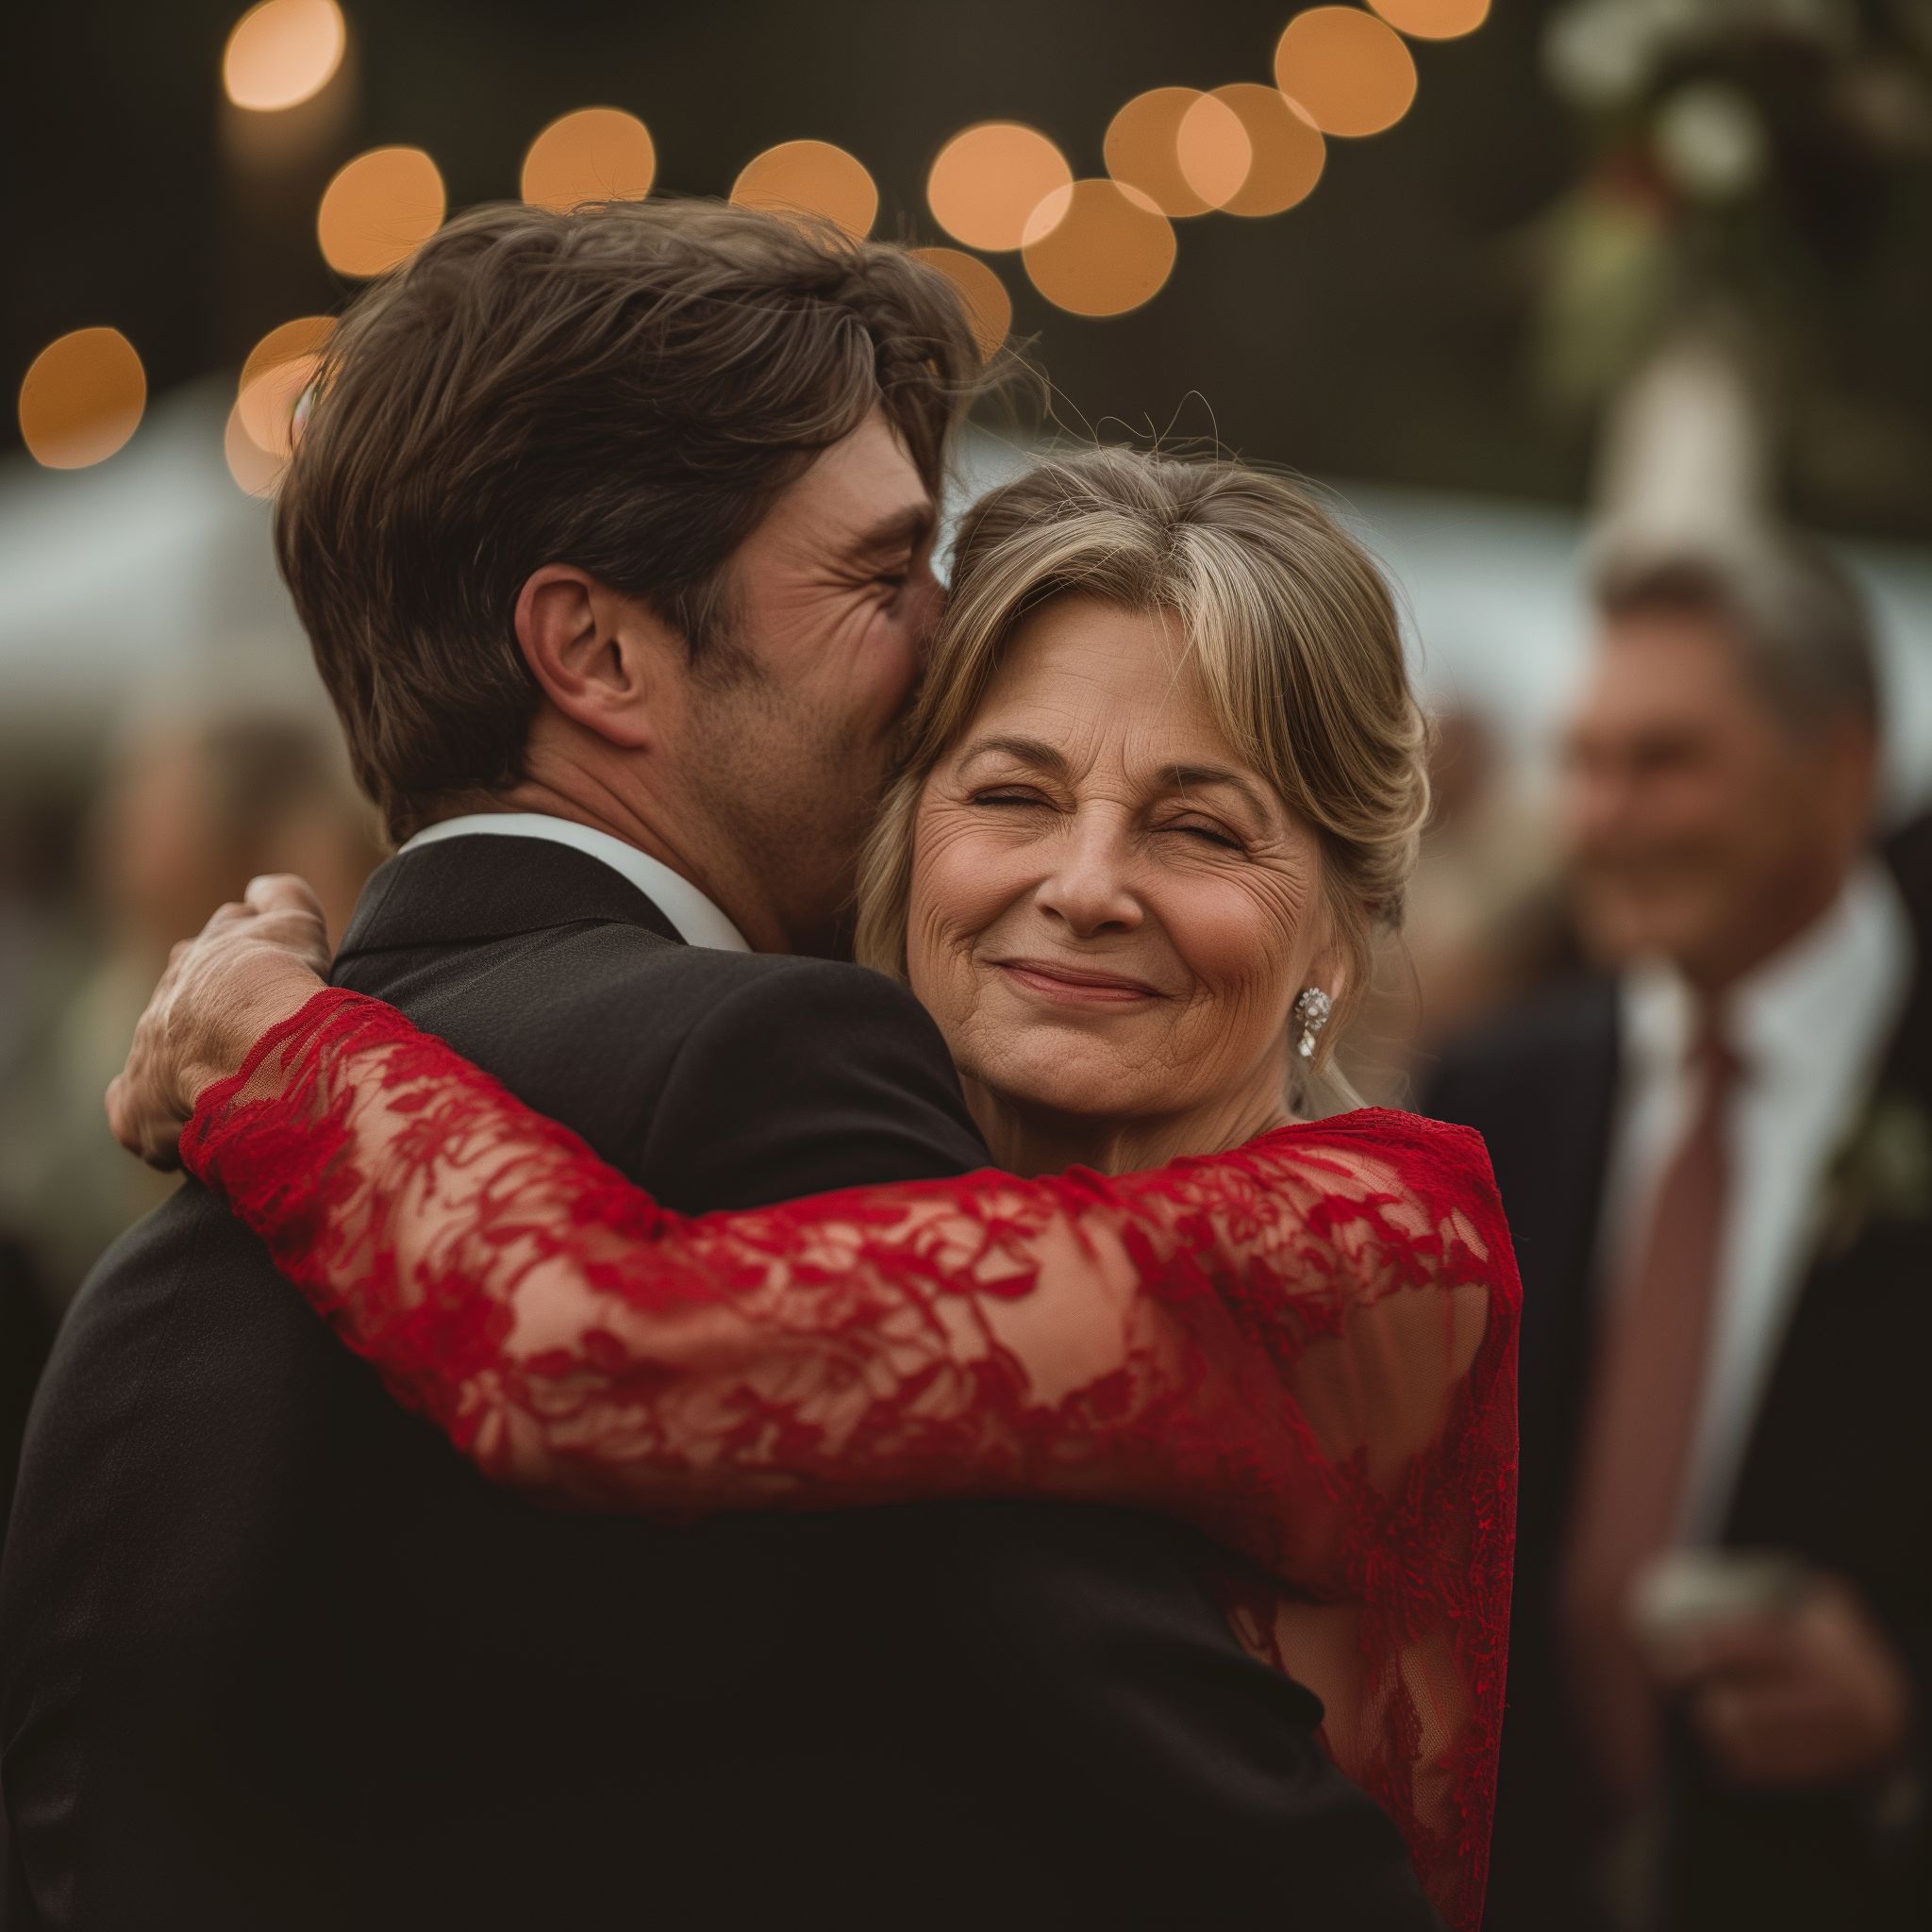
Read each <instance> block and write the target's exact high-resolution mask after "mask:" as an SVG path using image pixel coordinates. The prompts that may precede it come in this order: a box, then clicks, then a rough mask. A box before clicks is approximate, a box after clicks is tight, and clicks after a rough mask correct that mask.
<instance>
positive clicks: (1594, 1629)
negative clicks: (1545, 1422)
mask: <svg viewBox="0 0 1932 1932" xmlns="http://www.w3.org/2000/svg"><path fill="white" fill-rule="evenodd" d="M1693 1069H1694V1077H1695V1079H1696V1082H1697V1086H1698V1094H1697V1099H1696V1112H1695V1115H1694V1117H1693V1118H1692V1120H1691V1126H1690V1131H1689V1132H1688V1133H1687V1134H1686V1135H1685V1137H1684V1140H1683V1141H1682V1143H1681V1144H1680V1146H1679V1147H1678V1149H1677V1152H1676V1155H1675V1158H1674V1159H1673V1160H1672V1162H1671V1164H1670V1166H1669V1168H1668V1169H1667V1170H1666V1171H1665V1174H1664V1175H1663V1180H1662V1184H1661V1185H1660V1186H1659V1188H1658V1190H1657V1207H1656V1210H1655V1212H1654V1213H1653V1215H1652V1218H1651V1224H1650V1230H1649V1233H1648V1236H1647V1238H1646V1239H1645V1241H1644V1244H1643V1248H1642V1251H1641V1259H1640V1261H1639V1264H1638V1269H1637V1273H1636V1275H1635V1276H1634V1278H1632V1279H1630V1280H1628V1281H1627V1282H1626V1283H1625V1284H1624V1292H1623V1293H1622V1294H1621V1295H1620V1296H1617V1297H1615V1298H1613V1299H1612V1300H1610V1301H1609V1302H1608V1303H1607V1306H1606V1307H1605V1308H1604V1310H1603V1313H1602V1316H1601V1323H1602V1326H1601V1330H1600V1340H1599V1342H1598V1347H1597V1352H1596V1359H1597V1373H1596V1377H1595V1381H1594V1384H1593V1386H1592V1388H1591V1398H1590V1408H1589V1412H1588V1414H1587V1415H1586V1417H1585V1420H1584V1434H1583V1442H1582V1457H1581V1461H1580V1464H1579V1471H1580V1479H1579V1481H1578V1484H1577V1488H1576V1492H1575V1494H1576V1505H1575V1512H1574V1516H1573V1517H1572V1520H1571V1530H1570V1542H1569V1550H1568V1555H1567V1557H1566V1560H1565V1566H1564V1575H1563V1598H1562V1608H1563V1619H1564V1625H1565V1631H1566V1635H1567V1638H1568V1641H1569V1647H1570V1664H1571V1671H1572V1681H1573V1683H1574V1691H1575V1696H1576V1700H1577V1707H1578V1711H1579V1714H1580V1715H1581V1717H1582V1719H1583V1722H1584V1724H1585V1726H1586V1728H1587V1732H1588V1735H1589V1738H1590V1740H1591V1744H1592V1746H1593V1750H1594V1755H1595V1757H1596V1760H1597V1764H1598V1768H1599V1770H1600V1771H1601V1773H1602V1775H1603V1779H1604V1784H1605V1788H1606V1790H1607V1795H1608V1796H1609V1797H1610V1798H1611V1799H1612V1801H1613V1802H1614V1803H1616V1804H1617V1805H1619V1806H1621V1807H1629V1806H1632V1805H1634V1804H1635V1803H1636V1802H1637V1801H1638V1800H1639V1799H1640V1798H1641V1796H1642V1794H1643V1792H1644V1790H1645V1789H1646V1787H1647V1786H1648V1784H1649V1782H1650V1778H1651V1775H1652V1773H1653V1771H1654V1769H1655V1765H1656V1759H1657V1707H1656V1700H1655V1698H1654V1696H1653V1694H1652V1692H1651V1691H1650V1688H1649V1684H1648V1680H1647V1678H1646V1677H1645V1675H1644V1673H1643V1669H1642V1666H1641V1662H1640V1661H1639V1658H1638V1654H1637V1650H1636V1646H1635V1645H1634V1643H1633V1642H1632V1641H1631V1639H1630V1636H1629V1634H1628V1624H1627V1612H1626V1608H1625V1600H1626V1597H1627V1595H1628V1591H1629V1588H1630V1581H1631V1578H1632V1577H1633V1575H1635V1574H1636V1572H1637V1571H1638V1569H1639V1568H1640V1567H1641V1565H1642V1563H1643V1562H1644V1561H1645V1559H1646V1558H1648V1557H1652V1556H1654V1555H1655V1554H1657V1552H1658V1551H1659V1550H1662V1549H1664V1548H1666V1547H1667V1546H1668V1545H1669V1544H1670V1543H1671V1542H1672V1541H1674V1532H1675V1528H1676V1523H1677V1514H1678V1510H1679V1507H1681V1504H1682V1500H1683V1491H1684V1475H1685V1466H1686V1463H1687V1461H1688V1459H1689V1457H1690V1453H1691V1438H1692V1435H1693V1433H1694V1431H1695V1429H1696V1426H1697V1417H1698V1411H1699V1407H1700V1398H1701V1397H1702V1395H1703V1392H1704V1371H1705V1363H1706V1360H1707V1353H1708V1343H1709V1338H1710V1319H1711V1306H1712V1302H1713V1299H1714V1293H1715V1285H1716V1276H1717V1268H1718V1257H1719V1245H1720V1241H1721V1238H1722V1233H1723V1228H1724V1204H1725V1200H1726V1198H1727V1194H1728V1179H1729V1175H1728V1161H1727V1150H1726V1147H1725V1131H1724V1123H1725V1116H1726V1111H1727V1103H1728V1100H1729V1097H1730V1093H1731V1090H1732V1087H1733V1085H1734V1083H1735V1081H1736V1077H1737V1071H1738V1069H1737V1063H1736V1061H1735V1060H1734V1059H1733V1058H1732V1056H1731V1054H1730V1052H1729V1050H1728V1048H1727V1047H1725V1045H1724V1042H1723V1040H1722V1037H1721V1034H1720V1032H1719V1030H1718V1029H1717V1028H1716V1026H1714V1025H1713V1026H1711V1027H1709V1028H1707V1031H1706V1033H1705V1035H1704V1038H1703V1039H1702V1041H1700V1043H1699V1045H1698V1048H1697V1051H1696V1054H1695V1056H1694V1059H1693Z"/></svg>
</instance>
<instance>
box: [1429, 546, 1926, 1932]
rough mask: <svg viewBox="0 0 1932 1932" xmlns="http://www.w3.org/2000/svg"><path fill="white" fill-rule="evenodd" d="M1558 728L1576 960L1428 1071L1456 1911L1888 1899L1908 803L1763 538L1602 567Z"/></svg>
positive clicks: (1910, 1885)
mask: <svg viewBox="0 0 1932 1932" xmlns="http://www.w3.org/2000/svg"><path fill="white" fill-rule="evenodd" d="M1599 609H1600V615H1601V637H1600V642H1599V646H1598V649H1597V653H1596V660H1595V667H1594V675H1593V678H1592V680H1591V686H1590V689H1589V693H1588V695H1587V697H1586V699H1585V701H1584V704H1583V707H1582V709H1581V712H1580V714H1579V715H1578V717H1577V718H1576V720H1575V723H1574V728H1573V731H1572V735H1571V740H1570V745H1569V776H1568V791H1569V809H1568V821H1569V831H1570V834H1571V837H1572V840H1573V841H1574V862H1575V879H1576V887H1577V893H1578V910H1579V916H1580V918H1581V921H1582V924H1583V932H1584V938H1585V941H1586V943H1587V945H1588V946H1589V949H1590V951H1591V954H1592V956H1593V957H1594V958H1596V959H1597V960H1598V961H1599V962H1600V963H1601V965H1602V966H1603V967H1604V969H1605V971H1604V973H1603V974H1602V976H1600V977H1597V978H1595V979H1593V980H1591V981H1590V982H1589V983H1587V984H1585V985H1583V986H1582V987H1580V988H1578V989H1575V990H1572V991H1566V992H1565V993H1563V994H1562V995H1560V996H1557V997H1555V998H1552V999H1550V1000H1548V1001H1546V1002H1544V1003H1542V1004H1540V1005H1538V1006H1536V1007H1534V1008H1531V1009H1529V1010H1526V1011H1524V1012H1523V1013H1521V1014H1520V1015H1518V1016H1516V1017H1514V1018H1512V1019H1511V1020H1509V1021H1508V1022H1507V1023H1505V1024H1502V1025H1501V1026H1500V1028H1499V1029H1497V1030H1494V1031H1492V1032H1491V1033H1489V1034H1488V1035H1486V1036H1484V1037H1481V1038H1478V1039H1476V1040H1474V1041H1472V1042H1470V1043H1468V1044H1466V1045H1464V1046H1462V1047H1460V1048H1458V1049H1457V1050H1456V1051H1455V1052H1453V1053H1452V1054H1451V1055H1449V1057H1448V1058H1446V1060H1445V1062H1444V1064H1443V1065H1442V1067H1441V1071H1440V1073H1439V1074H1438V1076H1437V1077H1436V1079H1435V1081H1434V1083H1433V1086H1432V1089H1431V1091H1430V1092H1429V1093H1428V1095H1427V1096H1426V1099H1425V1110H1426V1111H1428V1112H1431V1113H1433V1114H1435V1115H1437V1116H1438V1117H1440V1118H1442V1119H1446V1120H1452V1121H1458V1122H1462V1123H1465V1124H1470V1125H1473V1126H1475V1127H1477V1128H1478V1129H1479V1130H1480V1131H1481V1132H1482V1133H1483V1134H1484V1136H1485V1137H1486V1139H1487V1140H1488V1142H1489V1145H1490V1149H1491V1156H1492V1158H1493V1159H1494V1162H1495V1168H1496V1174H1497V1178H1498V1181H1499V1182H1500V1185H1501V1188H1502V1192H1503V1199H1504V1203H1505V1206H1506V1208H1507V1212H1508V1214H1509V1218H1510V1223H1511V1227H1512V1230H1513V1233H1514V1235H1515V1239H1516V1242H1517V1251H1518V1254H1519V1257H1520V1259H1521V1265H1522V1271H1523V1280H1524V1322H1523V1361H1522V1398H1521V1399H1522V1443H1523V1462H1522V1472H1523V1473H1522V1491H1521V1507H1520V1541H1519V1546H1518V1549H1519V1555H1518V1568H1517V1586H1516V1608H1515V1613H1514V1623H1513V1626H1512V1631H1511V1657H1510V1681H1509V1693H1508V1695H1509V1704H1508V1716H1507V1722H1506V1727H1505V1742H1504V1752H1503V1770H1502V1783H1501V1791H1500V1799H1499V1811H1498V1818H1497V1829H1496V1840H1495V1865H1494V1876H1493V1879H1492V1884H1491V1904H1490V1909H1489V1914H1488V1917H1487V1918H1486V1921H1485V1923H1486V1924H1488V1925H1489V1926H1491V1927H1492V1928H1495V1932H1505V1928H1516V1927H1524V1928H1538V1932H1541V1928H1547V1927H1553V1926H1566V1927H1567V1926H1587V1925H1590V1924H1617V1925H1621V1926H1629V1927H1653V1926H1669V1927H1673V1928H1681V1932H1699V1928H1706V1927H1730V1926H1738V1927H1747V1926H1748V1927H1751V1928H1754V1932H1767V1928H1776V1927H1782V1926H1791V1927H1798V1926H1806V1927H1817V1926H1824V1925H1832V1926H1837V1927H1874V1928H1875V1927H1881V1926H1884V1927H1890V1926H1893V1925H1905V1924H1924V1923H1926V1921H1925V1918H1924V1904H1925V1890H1924V1883H1925V1877H1924V1833H1923V1824H1922V1818H1921V1809H1920V1807H1921V1803H1922V1794H1923V1786H1922V1784H1921V1783H1920V1777H1921V1774H1922V1772H1923V1764H1924V1759H1923V1733H1922V1729H1921V1722H1922V1712H1923V1708H1924V1706H1923V1688H1924V1672H1925V1667H1926V1658H1927V1647H1928V1641H1932V1615H1928V1600H1927V1599H1928V1589H1927V1541H1926V1537H1925V1524H1926V1523H1927V1522H1928V1521H1932V1508H1928V1503H1932V1497H1928V1493H1927V1486H1928V1475H1932V1455H1928V1453H1927V1448H1928V1445H1927V1443H1926V1440H1925V1435H1926V1429H1925V1417H1926V1414H1927V1404H1926V1402H1925V1397H1924V1374H1925V1364H1926V1361H1927V1358H1928V1349H1927V1342H1928V1340H1932V1337H1928V1332H1927V1318H1928V1310H1932V1296H1928V1294H1927V1289H1928V1287H1932V1278H1928V1263H1927V1249H1926V1241H1927V1237H1928V1235H1932V1219H1928V1216H1932V1130H1928V1124H1932V998H1928V992H1927V987H1926V980H1925V974H1924V959H1925V958H1926V957H1927V952H1926V948H1927V944H1928V932H1927V923H1928V920H1932V875H1928V874H1932V852H1928V843H1932V841H1928V837H1927V832H1926V828H1925V827H1924V826H1923V825H1922V826H1920V827H1918V828H1916V829H1915V830H1914V831H1912V832H1910V833H1908V834H1907V835H1905V836H1904V837H1903V838H1902V839H1900V840H1898V841H1894V842H1893V844H1892V846H1891V848H1890V850H1888V851H1887V852H1886V853H1885V854H1884V855H1883V856H1882V857H1879V856H1874V853H1873V852H1872V850H1871V848H1870V844H1869V839H1870V827H1871V825H1872V822H1873V813H1874V774H1875V771H1876V768H1877V764H1878V727H1877V703H1876V692H1875V686H1874V672H1873V665H1872V653H1871V645H1870V641H1869V637H1868V633H1867V627H1866V620H1865V617H1864V613H1863V611H1862V608H1860V605H1859V602H1858V600H1857V595H1856V593H1855V592H1854V591H1853V590H1852V589H1851V587H1850V586H1849V585H1848V584H1847V583H1846V581H1845V580H1844V579H1843V577H1842V576H1841V575H1840V573H1839V572H1838V571H1837V570H1836V569H1835V568H1834V567H1833V566H1832V565H1831V564H1830V563H1829V562H1828V561H1827V560H1826V559H1824V558H1822V557H1819V556H1817V555H1814V554H1813V553H1811V552H1810V551H1808V550H1807V549H1802V548H1800V547H1798V546H1796V545H1795V544H1793V543H1792V542H1790V541H1784V540H1775V541H1774V540H1771V539H1765V540H1763V541H1760V542H1757V543H1756V544H1754V545H1753V546H1751V547H1750V548H1748V549H1743V550H1740V551H1738V552H1735V553H1724V554H1711V555H1698V556H1682V557H1674V558H1649V559H1645V558H1626V559H1624V560H1622V561H1613V562H1612V563H1611V564H1610V565H1609V567H1608V568H1607V570H1606V571H1605V572H1604V573H1603V575H1602V577H1601V580H1600V585H1599Z"/></svg>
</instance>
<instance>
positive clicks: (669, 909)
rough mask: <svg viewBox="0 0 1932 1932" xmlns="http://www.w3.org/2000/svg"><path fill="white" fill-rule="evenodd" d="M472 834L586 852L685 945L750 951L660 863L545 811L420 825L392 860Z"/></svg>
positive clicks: (683, 879) (686, 883) (698, 893)
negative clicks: (625, 882)
mask: <svg viewBox="0 0 1932 1932" xmlns="http://www.w3.org/2000/svg"><path fill="white" fill-rule="evenodd" d="M477 832H481V833H485V834H493V835H494V836H495V837H497V838H499V839H548V840H550V841H552V842H553V843H555V844H558V845H568V846H570V847H571V848H572V849H573V850H574V851H577V852H587V853H589V854H590V856H591V858H601V859H602V860H603V861H604V863H605V864H606V865H608V867H609V868H610V869H611V871H612V872H615V873H622V874H623V875H624V876H625V878H627V879H628V880H629V881H630V882H631V884H632V885H634V886H635V887H636V888H637V889H638V891H641V893H642V894H643V895H644V897H645V898H647V899H648V900H649V901H650V902H651V904H652V905H654V906H655V907H657V908H658V911H659V912H661V913H662V914H663V915H664V917H665V918H666V919H668V920H669V921H670V922H671V924H673V925H675V927H676V928H677V933H678V937H679V938H680V939H682V940H683V941H684V942H685V944H686V945H688V946H709V947H710V948H711V949H712V950H713V951H714V952H720V953H748V952H750V951H751V947H750V946H749V945H748V944H746V942H745V937H744V935H743V934H742V933H741V932H740V931H739V929H738V928H737V927H736V926H735V925H733V924H732V923H731V922H730V921H729V920H728V919H726V918H725V916H724V914H723V913H722V912H720V911H719V910H718V908H716V907H715V906H714V905H712V904H711V902H710V901H709V900H708V898H706V897H705V895H704V894H703V893H702V892H701V891H698V889H697V888H696V887H695V886H694V885H692V884H691V881H690V880H689V879H688V878H686V877H685V876H684V875H683V874H682V873H675V872H673V871H672V870H671V868H670V867H669V866H668V865H666V864H665V863H664V862H663V860H662V859H658V858H652V857H651V855H650V854H649V853H648V852H640V851H639V850H638V848H637V847H636V846H635V845H626V844H625V842H624V841H623V840H622V839H617V838H613V837H612V836H611V835H610V834H609V833H608V832H600V831H598V830H597V829H596V828H595V827H594V826H591V825H580V824H577V823H576V821H575V819H560V818H558V817H556V816H555V815H554V814H553V813H551V812H547V811H474V812H466V813H465V814H464V815H463V816H462V817H461V818H458V819H442V820H440V821H439V822H438V823H437V824H433V825H425V827H424V828H423V830H422V831H420V832H418V833H417V834H416V836H415V837H414V838H413V839H411V840H410V841H408V844H406V845H404V846H402V847H400V848H399V850H398V852H397V855H396V856H397V857H398V858H400V857H401V856H402V854H403V853H404V852H413V851H415V850H416V848H417V847H418V846H419V845H434V844H435V843H436V842H437V841H438V840H439V839H466V838H468V837H470V836H471V835H472V834H473V833H477Z"/></svg>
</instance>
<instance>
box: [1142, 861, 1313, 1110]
mask: <svg viewBox="0 0 1932 1932" xmlns="http://www.w3.org/2000/svg"><path fill="white" fill-rule="evenodd" d="M1316 899H1317V894H1316V892H1315V891H1314V889H1313V884H1312V881H1311V880H1309V879H1307V878H1304V877H1302V876H1301V875H1300V874H1299V872H1294V871H1284V872H1281V873H1264V874H1259V875H1258V876H1255V877H1252V878H1250V879H1248V880H1246V881H1244V882H1243V883H1242V884H1241V885H1240V886H1230V887H1229V889H1228V890H1227V891H1226V892H1225V894H1220V893H1217V894H1216V895H1215V896H1214V900H1213V901H1212V902H1211V903H1208V904H1199V905H1196V906H1195V907H1194V908H1192V916H1191V917H1189V918H1185V919H1177V920H1176V921H1175V922H1174V924H1175V926H1176V928H1177V930H1178V931H1179V932H1180V933H1181V934H1182V935H1183V938H1182V944H1181V951H1182V955H1183V957H1184V958H1185V959H1186V960H1187V963H1188V965H1189V967H1190V969H1191V972H1192V973H1193V974H1194V977H1195V983H1196V986H1197V987H1198V988H1199V992H1198V993H1197V995H1196V997H1195V998H1194V999H1193V1000H1191V1002H1190V1003H1189V1008H1188V1010H1187V1012H1186V1014H1185V1015H1184V1016H1183V1018H1182V1021H1181V1024H1180V1025H1179V1026H1178V1027H1177V1028H1176V1035H1177V1038H1176V1041H1175V1045H1176V1047H1177V1048H1178V1050H1179V1051H1178V1054H1177V1058H1181V1059H1184V1060H1188V1061H1191V1062H1193V1063H1194V1065H1195V1067H1196V1069H1197V1071H1198V1072H1199V1074H1202V1075H1203V1076H1208V1077H1211V1076H1212V1075H1213V1074H1216V1073H1219V1074H1223V1075H1224V1076H1226V1077H1233V1076H1234V1075H1235V1074H1237V1073H1238V1071H1239V1069H1240V1068H1241V1066H1242V1065H1243V1064H1244V1063H1246V1062H1248V1061H1251V1060H1253V1059H1254V1058H1256V1057H1257V1056H1265V1055H1272V1054H1273V1053H1274V1050H1275V1048H1276V1047H1277V1045H1278V1044H1279V1042H1280V1041H1281V1039H1282V1036H1283V1034H1284V1032H1285V1030H1286V1028H1287V1025H1288V1016H1289V1010H1290V1008H1291V1007H1292V1006H1293V1004H1294V1002H1295V999H1296V997H1297V996H1298V995H1299V993H1300V991H1301V986H1300V984H1299V982H1300V980H1301V979H1302V978H1303V976H1304V974H1305V971H1306V968H1305V963H1304V956H1305V955H1306V954H1307V953H1308V952H1309V951H1310V950H1311V948H1310V946H1309V944H1308V941H1309V939H1310V938H1311V935H1310V933H1309V932H1308V929H1307V920H1308V917H1309V915H1310V913H1311V911H1312V910H1313V908H1314V906H1315V903H1316Z"/></svg>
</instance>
